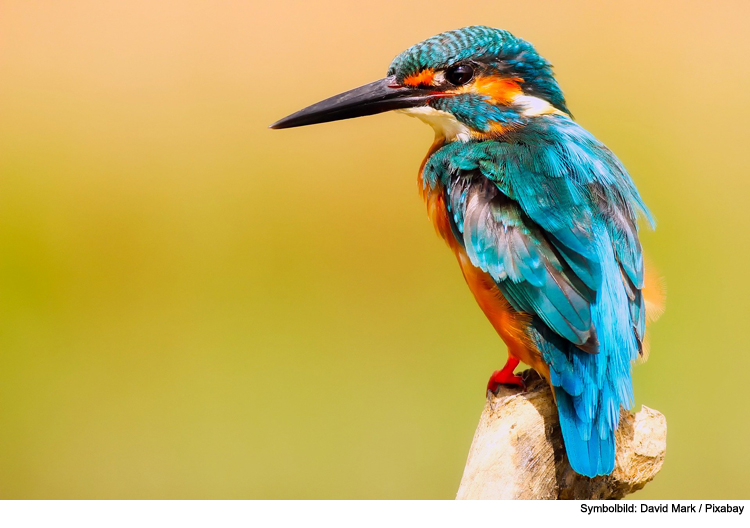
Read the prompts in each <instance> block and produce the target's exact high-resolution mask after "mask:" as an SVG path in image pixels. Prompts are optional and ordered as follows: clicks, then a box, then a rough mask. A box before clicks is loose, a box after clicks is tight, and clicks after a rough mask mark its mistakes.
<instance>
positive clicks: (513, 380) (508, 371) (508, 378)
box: [487, 356, 526, 394]
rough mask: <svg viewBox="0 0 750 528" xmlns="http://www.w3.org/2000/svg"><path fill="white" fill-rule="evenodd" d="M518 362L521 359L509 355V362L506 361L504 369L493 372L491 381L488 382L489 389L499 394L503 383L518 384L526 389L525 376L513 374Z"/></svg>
mask: <svg viewBox="0 0 750 528" xmlns="http://www.w3.org/2000/svg"><path fill="white" fill-rule="evenodd" d="M518 363H520V361H519V360H517V359H516V358H514V357H512V356H510V357H508V362H507V363H505V366H504V367H503V368H502V370H496V371H495V372H493V373H492V376H490V381H488V382H487V390H488V391H490V392H492V394H497V389H498V388H499V387H500V385H501V384H503V385H517V386H519V387H521V388H522V389H523V390H526V383H524V381H523V378H522V377H521V376H516V375H515V374H513V370H514V369H515V368H516V367H517V366H518Z"/></svg>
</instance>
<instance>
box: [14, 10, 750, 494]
mask: <svg viewBox="0 0 750 528" xmlns="http://www.w3.org/2000/svg"><path fill="white" fill-rule="evenodd" d="M748 16H750V4H748V2H747V1H745V0H738V1H735V2H732V1H723V2H705V1H698V0H694V1H686V0H681V1H662V2H650V1H646V0H639V1H632V2H617V3H616V2H600V1H599V0H590V1H572V2H557V1H554V0H547V1H536V0H527V1H524V2H477V1H461V2H456V1H451V2H447V1H442V0H440V1H438V0H432V1H426V0H412V1H410V2H403V3H394V2H386V1H380V2H373V1H362V2H348V1H343V0H330V1H320V2H305V1H290V0H277V1H275V2H260V1H258V0H250V1H244V2H240V1H218V2H207V1H203V2H201V1H197V0H190V1H188V0H186V1H164V2H153V1H144V0H138V1H125V0H123V1H83V0H77V1H76V2H53V1H30V0H19V1H2V2H0V497H2V498H421V499H424V498H444V499H449V498H452V497H453V496H454V495H455V492H456V489H457V486H458V482H459V480H460V477H461V472H462V470H463V466H464V462H465V458H466V454H467V452H468V448H469V445H470V443H471V438H472V435H473V432H474V428H475V426H476V423H477V420H478V417H479V413H480V410H481V408H482V405H483V401H484V394H483V390H484V387H485V384H486V382H487V378H488V376H489V375H490V373H491V372H492V371H493V370H494V369H496V368H499V367H500V366H501V365H502V364H503V362H504V360H505V348H504V345H503V344H502V342H501V341H500V339H499V338H498V337H497V336H496V335H495V334H494V332H493V330H492V328H491V327H490V325H489V324H488V323H487V322H486V321H485V319H484V316H483V315H482V314H481V312H480V310H479V308H478V307H477V306H476V305H475V302H474V300H473V299H472V297H471V294H470V293H469V291H468V289H467V288H466V286H465V284H464V282H463V279H462V278H461V275H460V272H459V270H458V268H457V266H456V263H455V261H454V258H453V256H452V255H451V254H450V252H449V251H447V250H446V248H445V247H444V245H443V243H442V242H441V241H440V240H439V239H438V238H437V237H436V236H435V234H434V232H433V229H432V227H431V225H430V223H429V221H428V220H427V218H426V214H425V209H424V205H423V204H422V203H421V201H420V198H419V197H418V195H417V191H416V184H415V180H416V173H417V169H418V166H419V163H420V161H421V160H422V158H423V156H424V154H425V152H426V150H427V148H428V146H429V145H430V143H431V140H432V131H431V130H430V129H429V128H428V127H426V126H424V125H423V124H422V123H419V122H418V121H417V120H413V119H407V118H405V117H403V116H398V115H391V114H386V115H378V116H373V117H369V118H363V119H359V120H352V121H345V122H339V123H332V124H328V125H321V126H315V127H309V128H302V129H294V130H283V131H271V130H268V129H267V128H266V127H267V125H268V124H269V123H271V122H273V121H275V120H276V119H278V118H280V117H283V116H285V115H287V114H289V113H291V112H293V111H295V110H298V109H300V108H302V107H303V106H306V105H308V104H310V103H313V102H315V101H317V100H319V99H322V98H324V97H327V96H329V95H333V94H336V93H338V92H341V91H344V90H346V89H348V88H352V87H355V86H359V85H360V84H364V83H366V82H369V81H372V80H375V79H378V78H381V77H382V76H383V75H384V74H385V71H386V69H387V67H388V64H389V63H390V61H391V59H392V58H393V57H394V56H395V55H396V54H398V53H399V52H400V51H402V50H403V49H405V48H407V47H408V46H410V45H412V44H414V43H416V42H418V41H420V40H422V39H424V38H427V37H429V36H431V35H433V34H436V33H439V32H441V31H444V30H448V29H455V28H458V27H462V26H465V25H469V24H486V25H491V26H495V27H502V28H505V29H509V30H511V31H512V32H513V33H515V34H516V35H518V36H521V37H523V38H525V39H527V40H530V41H531V42H533V43H534V44H535V45H536V46H537V48H538V49H539V50H540V52H541V53H542V54H543V55H545V56H546V57H547V58H548V59H550V60H551V61H552V62H553V63H554V64H555V66H556V71H557V74H558V78H559V79H560V82H561V84H562V87H563V89H564V90H565V93H566V95H567V98H568V102H569V106H570V108H571V109H572V111H573V113H574V114H575V116H576V118H577V119H578V120H579V121H580V122H581V123H582V124H583V125H584V126H585V127H586V128H588V129H589V130H591V131H592V132H593V133H594V134H595V135H596V136H597V137H599V138H600V139H602V140H603V141H604V142H605V143H606V144H608V145H609V146H610V147H611V148H612V149H613V150H614V151H615V152H616V153H617V154H618V156H619V157H620V158H621V159H622V160H623V161H624V162H625V164H626V166H627V167H628V168H629V169H630V171H631V173H632V175H633V177H634V179H635V181H636V183H637V184H638V187H639V188H640V190H641V193H642V195H643V197H644V198H645V200H646V202H647V203H648V204H649V206H650V207H651V209H652V210H653V212H654V213H655V215H656V217H657V219H658V222H659V224H658V229H657V230H656V232H654V233H650V232H648V231H645V230H644V234H643V239H644V245H645V247H646V250H647V252H648V253H649V255H650V256H651V259H652V260H653V261H654V262H655V263H656V265H657V266H658V267H659V268H660V270H661V273H662V274H663V275H664V276H665V277H666V280H667V288H668V298H667V311H666V314H665V315H664V316H663V318H662V319H661V320H660V321H659V322H658V323H657V324H656V325H655V326H654V327H652V332H651V336H652V339H651V341H652V353H651V359H650V361H649V362H648V363H647V364H645V365H643V366H639V367H637V368H636V372H635V390H636V399H637V405H638V406H640V405H641V404H646V405H648V406H650V407H653V408H656V409H658V410H660V411H662V412H663V413H664V414H665V415H666V416H667V419H668V422H669V443H668V453H667V460H666V463H665V465H664V469H663V471H662V472H661V474H660V475H659V476H658V477H657V478H656V480H655V481H654V482H653V483H652V484H650V485H649V486H648V487H647V488H646V489H644V490H643V491H641V492H639V493H637V494H636V495H634V497H637V498H641V499H646V498H657V499H698V498H705V499H708V498H713V499H721V498H734V499H738V498H744V499H748V498H750V481H748V479H747V475H748V474H749V473H750V450H749V449H748V440H747V439H748V435H749V434H750V411H748V400H749V398H750V383H748V381H747V373H748V371H749V370H750V353H749V352H750V346H748V335H747V325H748V323H747V320H746V316H747V313H748V305H747V302H748V298H750V287H748V282H749V281H748V277H747V269H748V256H749V255H748V246H747V244H748V240H749V237H748V235H749V234H750V233H749V231H750V229H749V228H750V215H749V214H748V205H747V198H748V196H749V195H750V194H749V193H750V179H749V178H748V174H749V173H748V163H747V161H746V160H747V159H748V153H747V150H748V147H747V145H746V142H747V139H748V133H747V126H748V125H747V123H748V118H750V104H749V103H748V101H750V98H749V97H748V94H749V93H750V67H749V66H748V64H749V61H748V60H747V56H748V53H749V52H750V38H749V37H748V36H747V28H746V24H747V19H748Z"/></svg>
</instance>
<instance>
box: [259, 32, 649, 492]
mask: <svg viewBox="0 0 750 528" xmlns="http://www.w3.org/2000/svg"><path fill="white" fill-rule="evenodd" d="M389 110H396V111H398V112H401V113H405V114H407V115H410V116H414V117H417V118H419V119H421V120H422V121H424V122H426V123H427V124H429V125H430V126H431V127H432V128H433V129H434V130H435V140H434V143H433V144H432V146H431V148H430V149H429V151H428V153H427V156H426V158H425V160H424V161H423V162H422V166H421V167H420V170H419V176H418V188H419V190H420V193H421V195H422V197H423V199H424V201H425V203H426V205H427V212H428V216H429V218H430V219H431V221H432V223H433V224H434V227H435V229H436V231H437V233H438V234H439V236H440V237H442V238H443V240H445V242H446V243H447V245H448V247H449V248H450V249H451V250H452V251H453V253H454V254H455V256H456V259H457V260H458V265H459V267H460V269H461V272H462V273H463V276H464V279H465V280H466V283H467V285H468V286H469V289H470V290H471V292H472V294H473V295H474V297H475V299H476V301H477V303H478V304H479V306H480V308H481V309H482V311H483V312H484V314H485V315H486V317H487V318H488V319H489V321H490V323H491V324H492V326H493V327H494V329H495V330H496V331H497V333H498V334H499V335H500V337H501V338H502V339H503V341H504V342H505V344H506V346H507V349H508V360H507V363H506V364H505V366H504V367H503V368H502V369H501V370H498V371H495V372H494V373H493V374H492V376H491V378H490V380H489V383H488V386H487V390H488V391H491V392H493V393H496V391H497V389H498V388H499V386H500V385H501V384H511V385H517V386H520V387H522V388H525V387H524V381H523V379H522V377H521V376H519V375H517V374H516V373H514V370H515V368H516V367H517V366H518V364H519V362H523V363H525V364H527V365H529V366H531V367H532V368H533V369H535V370H536V371H537V372H538V373H539V374H540V375H541V376H542V377H543V378H544V379H545V380H547V382H548V383H549V385H550V386H551V388H552V393H553V396H554V399H555V402H556V404H557V409H558V414H559V419H560V426H561V429H562V435H563V441H564V444H565V450H566V453H567V456H568V460H569V462H570V465H571V467H572V468H573V470H574V471H576V472H577V473H579V474H581V475H585V476H587V477H595V476H597V475H607V474H610V473H611V472H612V471H613V470H614V466H615V431H616V429H617V426H618V423H619V419H620V411H621V408H625V409H628V408H630V407H631V406H632V405H633V383H632V364H633V363H634V362H635V361H636V360H638V359H639V358H643V357H644V356H645V355H646V352H645V344H644V343H645V341H644V339H645V332H646V319H647V315H648V316H649V317H651V316H655V315H656V313H657V312H658V311H659V309H660V307H659V295H660V293H659V292H657V291H656V290H658V286H654V287H651V286H649V285H650V284H656V281H655V280H653V279H651V278H650V276H649V277H647V276H646V272H645V269H644V259H643V253H642V249H641V244H640V241H639V238H638V218H639V216H641V217H643V218H645V219H646V220H647V221H648V222H649V223H650V224H651V227H652V228H653V227H655V224H654V220H653V217H652V216H651V213H650V212H649V210H648V209H647V207H646V205H645V204H644V202H643V200H642V199H641V196H640V194H639V193H638V190H637V189H636V187H635V185H634V183H633V181H632V179H631V177H630V176H629V174H628V172H627V171H626V170H625V167H624V166H623V164H622V163H621V162H620V161H619V160H618V158H617V157H616V156H615V155H614V154H613V153H612V152H611V151H610V150H609V149H608V148H607V147H606V146H604V144H602V143H601V142H600V141H599V140H597V139H596V138H595V137H594V136H593V135H592V134H591V133H589V132H588V131H586V130H585V129H584V128H582V127H581V126H580V125H579V124H577V123H576V122H575V121H574V120H573V117H572V114H571V112H570V111H569V110H568V107H567V105H566V102H565V98H564V96H563V92H562V90H561V89H560V86H559V84H558V82H557V80H556V79H555V77H554V75H553V72H552V66H551V64H550V63H549V62H548V61H547V60H546V59H544V58H543V57H542V56H541V55H539V53H537V51H536V49H535V48H534V46H533V45H532V44H531V43H529V42H527V41H525V40H522V39H520V38H517V37H515V36H514V35H512V34H511V33H510V32H508V31H505V30H501V29H495V28H491V27H486V26H470V27H465V28H462V29H458V30H454V31H447V32H445V33H441V34H439V35H436V36H434V37H431V38H428V39H427V40H425V41H423V42H420V43H419V44H416V45H414V46H412V47H410V48H409V49H407V50H406V51H404V52H403V53H401V54H400V55H398V56H397V57H396V58H395V59H394V60H393V62H392V63H391V65H390V67H389V68H388V72H387V74H386V77H385V78H383V79H381V80H378V81H375V82H372V83H370V84H366V85H364V86H361V87H359V88H355V89H353V90H349V91H347V92H344V93H342V94H339V95H336V96H334V97H331V98H329V99H326V100H324V101H321V102H319V103H316V104H313V105H312V106H309V107H307V108H305V109H303V110H300V111H298V112H296V113H294V114H291V115H289V116H288V117H285V118H283V119H281V120H279V121H277V122H276V123H274V124H273V125H271V128H274V129H280V128H290V127H298V126H304V125H311V124H315V123H324V122H329V121H336V120H341V119H349V118H354V117H360V116H366V115H372V114H377V113H381V112H385V111H389ZM650 289H652V290H654V292H653V294H652V295H649V290H650ZM647 312H648V313H647Z"/></svg>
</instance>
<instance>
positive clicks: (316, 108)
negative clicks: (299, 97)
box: [271, 77, 436, 128]
mask: <svg viewBox="0 0 750 528" xmlns="http://www.w3.org/2000/svg"><path fill="white" fill-rule="evenodd" d="M435 95H436V94H435V92H434V91H431V90H425V89H421V88H410V87H404V86H399V85H398V84H396V80H395V78H394V77H386V78H385V79H381V80H379V81H375V82H371V83H370V84H365V85H364V86H360V87H359V88H355V89H354V90H349V91H348V92H344V93H341V94H339V95H334V96H333V97H330V98H328V99H326V100H324V101H321V102H319V103H315V104H314V105H312V106H308V107H307V108H304V109H303V110H300V111H299V112H295V113H293V114H292V115H290V116H287V117H285V118H284V119H280V120H278V121H276V122H275V123H274V124H273V125H271V128H292V127H298V126H305V125H314V124H316V123H327V122H328V121H338V120H340V119H351V118H352V117H361V116H367V115H372V114H379V113H381V112H387V111H388V110H398V109H400V108H413V107H415V106H422V105H424V104H426V103H427V101H428V100H429V99H430V98H432V97H434V96H435Z"/></svg>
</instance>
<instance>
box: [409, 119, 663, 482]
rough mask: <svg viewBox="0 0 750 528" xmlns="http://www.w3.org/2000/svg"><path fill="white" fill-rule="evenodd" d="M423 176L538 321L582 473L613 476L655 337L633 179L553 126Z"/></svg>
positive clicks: (458, 153) (492, 144)
mask: <svg viewBox="0 0 750 528" xmlns="http://www.w3.org/2000/svg"><path fill="white" fill-rule="evenodd" d="M423 176H424V182H425V185H431V186H436V185H438V184H439V185H441V186H442V188H443V189H444V192H445V201H446V204H447V207H448V210H449V212H450V214H451V216H452V221H453V229H454V234H455V236H456V238H457V240H459V242H460V243H461V244H463V246H464V247H465V249H466V252H467V255H468V256H469V258H470V259H471V262H472V263H473V264H474V265H475V266H477V267H479V268H481V269H482V270H484V271H486V272H488V273H489V274H490V275H491V276H492V277H493V279H494V280H495V282H496V283H497V285H498V287H499V288H500V290H501V291H502V292H503V294H504V295H505V297H506V298H507V299H508V301H509V302H510V303H511V304H512V305H513V307H514V308H516V309H517V310H519V311H523V312H527V313H531V314H533V315H534V319H533V323H532V326H531V328H530V329H529V334H530V337H531V338H532V339H533V340H534V342H535V343H536V344H537V346H538V348H539V351H540V352H541V354H542V356H543V358H544V360H545V362H546V363H547V364H548V365H549V367H550V383H551V384H552V385H553V387H554V388H555V394H556V398H557V403H558V409H559V414H560V423H561V426H562V430H563V437H564V439H565V443H566V448H567V451H568V456H569V458H570V461H571V464H572V466H573V469H575V470H576V471H578V472H579V473H581V474H584V475H589V476H595V475H597V474H606V473H610V472H611V471H612V469H613V467H614V431H615V429H616V428H617V423H618V421H619V413H620V407H621V406H626V407H629V406H630V405H632V382H631V376H630V363H631V361H632V360H633V359H635V358H636V357H637V355H638V353H639V351H640V350H641V341H642V338H643V333H644V327H645V310H644V302H643V298H642V295H641V288H642V287H643V261H642V254H641V247H640V243H639V241H638V228H637V223H636V213H637V212H638V211H642V212H643V213H644V214H645V215H646V216H647V217H648V218H649V220H650V216H649V215H648V212H647V210H646V208H645V205H644V204H643V202H642V200H641V198H640V196H639V195H638V192H637V190H636V189H635V186H634V185H633V183H632V181H631V179H630V177H629V176H628V174H627V172H626V171H625V169H624V168H623V167H622V165H621V163H620V162H619V160H617V158H616V157H615V156H614V155H613V154H612V153H611V152H610V151H609V150H608V149H607V148H606V147H605V146H604V145H602V144H601V143H600V142H599V141H597V140H596V139H595V138H594V137H593V136H591V134H589V133H588V132H586V131H585V130H584V129H582V128H581V127H579V126H578V125H577V124H575V123H574V122H573V121H572V120H570V119H568V118H567V117H563V116H547V117H543V118H539V119H536V120H535V123H533V124H530V125H528V126H526V127H525V128H524V129H522V131H520V132H517V133H515V134H513V135H509V136H508V137H507V138H504V139H503V140H496V141H481V142H467V143H461V142H453V143H449V144H447V145H445V146H443V147H442V148H441V149H440V150H438V151H437V152H436V153H435V154H433V156H432V157H431V158H430V159H429V160H428V162H427V164H426V166H425V169H424V174H423Z"/></svg>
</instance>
